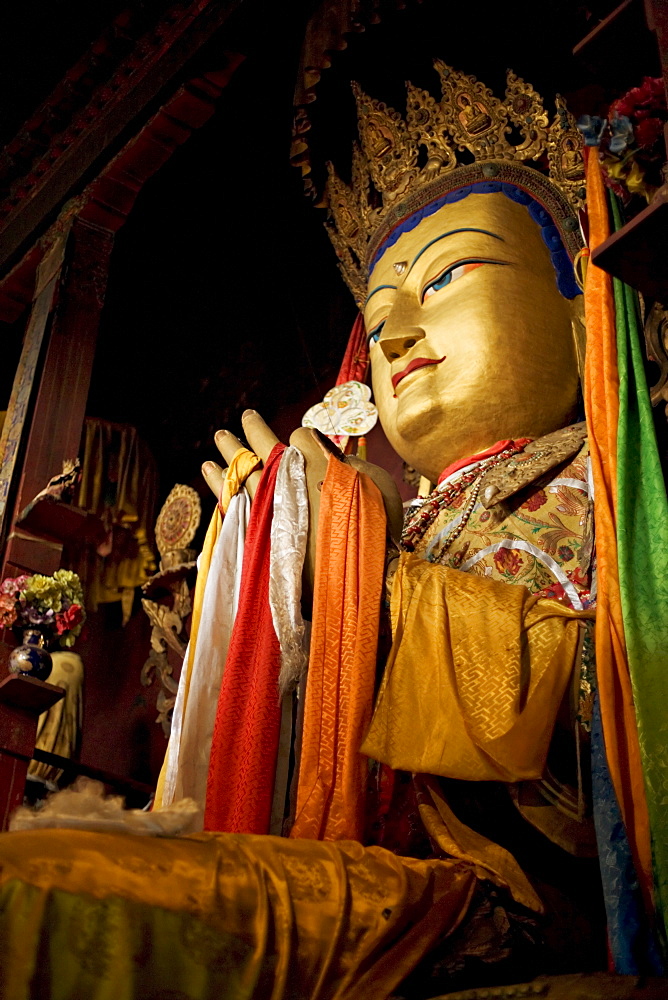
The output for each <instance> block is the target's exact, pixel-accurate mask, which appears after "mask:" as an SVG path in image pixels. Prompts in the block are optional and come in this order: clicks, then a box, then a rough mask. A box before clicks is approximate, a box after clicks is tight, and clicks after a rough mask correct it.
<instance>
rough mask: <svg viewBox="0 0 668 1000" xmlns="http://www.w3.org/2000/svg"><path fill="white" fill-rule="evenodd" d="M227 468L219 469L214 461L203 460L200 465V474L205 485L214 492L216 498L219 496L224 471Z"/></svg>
mask: <svg viewBox="0 0 668 1000" xmlns="http://www.w3.org/2000/svg"><path fill="white" fill-rule="evenodd" d="M226 472H227V469H221V467H220V466H219V465H216V463H215V462H205V463H204V465H203V466H202V475H203V476H204V479H205V480H206V485H207V486H208V487H209V489H210V490H211V492H212V493H213V494H214V496H215V497H216V499H219V498H220V491H221V490H222V488H223V482H224V480H225V473H226Z"/></svg>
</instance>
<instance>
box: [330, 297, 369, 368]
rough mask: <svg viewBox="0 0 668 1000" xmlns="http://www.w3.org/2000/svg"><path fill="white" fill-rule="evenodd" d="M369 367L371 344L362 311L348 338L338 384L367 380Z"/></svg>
mask: <svg viewBox="0 0 668 1000" xmlns="http://www.w3.org/2000/svg"><path fill="white" fill-rule="evenodd" d="M368 367H369V345H368V343H367V339H366V330H365V328H364V318H363V317H362V315H361V313H360V315H359V316H358V317H357V319H356V320H355V322H354V323H353V328H352V330H351V331H350V337H349V338H348V346H347V347H346V353H345V354H344V356H343V361H342V362H341V368H340V369H339V377H338V378H337V380H336V384H337V385H343V383H344V382H366V375H367V369H368Z"/></svg>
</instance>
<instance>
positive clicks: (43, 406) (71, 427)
mask: <svg viewBox="0 0 668 1000" xmlns="http://www.w3.org/2000/svg"><path fill="white" fill-rule="evenodd" d="M113 236H114V234H113V233H112V232H111V231H110V230H108V229H104V228H102V227H100V226H98V225H96V224H95V223H92V222H89V221H87V220H85V219H82V218H80V217H74V218H73V219H72V220H71V222H70V223H69V224H68V226H67V229H66V232H65V235H64V243H63V245H62V246H61V247H60V248H59V250H58V251H56V249H55V247H54V250H53V251H52V256H51V257H50V258H48V259H50V262H51V263H50V266H49V268H48V269H47V270H45V264H46V263H47V258H45V261H44V262H43V263H42V265H41V266H40V270H39V272H38V280H37V284H38V287H37V289H36V297H35V299H34V303H33V309H32V313H31V317H30V323H29V325H28V333H27V335H26V344H25V347H24V353H25V352H26V351H29V350H30V351H32V352H33V355H34V350H35V344H34V341H36V340H37V339H40V340H41V339H42V338H43V339H44V341H45V344H46V346H45V348H44V351H43V357H44V361H43V366H42V375H41V379H40V381H39V386H38V388H37V389H36V395H35V405H34V410H33V414H32V419H31V420H30V431H29V434H28V439H27V443H26V447H25V454H24V457H23V460H22V462H21V472H20V476H19V478H18V482H17V483H16V487H15V499H14V502H13V517H12V520H11V524H10V525H9V534H8V537H7V543H6V546H5V552H4V559H3V566H2V576H3V577H5V576H14V575H16V574H17V573H20V572H24V571H29V572H38V573H45V574H47V575H50V574H51V573H53V572H54V571H55V570H56V569H58V566H59V565H60V555H61V546H60V544H59V543H58V542H56V541H49V540H47V539H41V538H36V537H32V536H30V535H27V534H26V533H25V532H22V531H21V530H20V529H17V528H16V527H15V522H16V519H17V517H18V515H19V514H20V512H21V511H22V510H23V508H24V507H25V506H26V505H27V504H28V503H30V501H31V500H32V499H33V498H34V497H35V495H36V494H37V493H39V491H40V490H41V489H43V488H44V487H45V486H46V484H47V483H48V481H49V479H51V477H52V476H55V475H57V474H58V473H59V472H60V471H61V470H62V465H63V461H64V460H66V459H74V458H76V457H77V455H78V454H79V448H80V443H81V433H82V428H83V422H84V416H85V412H86V402H87V399H88V389H89V386H90V378H91V373H92V369H93V360H94V355H95V343H96V340H97V332H98V327H99V322H100V315H101V312H102V306H103V303H104V295H105V291H106V285H107V274H108V269H109V258H110V255H111V250H112V247H113ZM57 242H58V241H56V243H57ZM40 329H41V330H42V335H41V336H39V335H38V334H39V330H40ZM33 360H34V358H33ZM22 363H23V357H22ZM22 363H21V364H20V365H19V371H18V373H17V376H16V381H15V384H14V390H13V391H12V401H11V403H10V412H9V413H8V415H7V422H8V423H9V424H10V428H9V430H8V435H7V442H8V445H9V447H8V448H7V447H6V448H5V455H4V460H3V466H2V469H1V470H0V491H1V490H3V489H4V490H5V503H6V498H7V495H8V493H9V482H8V478H7V477H8V476H11V472H13V468H14V467H13V464H12V466H11V469H10V468H9V466H8V465H7V463H8V461H9V458H10V457H11V459H12V462H16V453H17V451H18V449H19V444H20V440H19V439H17V430H18V432H19V437H20V429H22V428H18V423H19V421H18V420H17V416H16V414H18V413H19V412H23V414H24V416H23V419H24V420H25V407H26V405H27V402H26V395H29V388H28V387H27V386H26V385H25V381H26V378H27V372H28V368H29V366H28V365H27V364H26V365H25V366H23V368H22ZM34 373H35V369H34V367H33V368H32V378H33V379H34V377H35V375H34ZM15 399H16V401H17V402H16V410H15V412H14V411H12V404H14V402H15ZM21 407H23V408H24V409H23V411H21ZM10 436H12V437H13V440H11V441H10ZM5 466H7V471H6V472H5ZM3 476H4V479H3ZM0 500H2V494H1V492H0Z"/></svg>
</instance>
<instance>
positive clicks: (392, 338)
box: [379, 323, 426, 362]
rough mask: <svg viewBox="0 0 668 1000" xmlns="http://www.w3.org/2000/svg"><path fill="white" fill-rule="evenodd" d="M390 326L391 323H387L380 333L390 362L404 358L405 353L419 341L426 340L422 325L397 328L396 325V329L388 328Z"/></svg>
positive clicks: (384, 350) (384, 351)
mask: <svg viewBox="0 0 668 1000" xmlns="http://www.w3.org/2000/svg"><path fill="white" fill-rule="evenodd" d="M388 326H389V323H386V324H385V327H384V329H383V332H382V333H381V335H380V340H379V344H380V346H381V347H382V349H383V354H384V355H385V357H386V358H387V360H388V361H389V362H392V361H396V360H397V358H403V356H404V354H407V353H408V352H409V351H410V349H411V347H415V345H416V344H417V342H418V341H419V340H424V338H425V336H426V334H425V332H424V330H423V329H422V327H421V326H403V325H402V328H401V329H397V327H396V325H395V326H394V330H393V329H392V328H390V330H388V329H387V327H388Z"/></svg>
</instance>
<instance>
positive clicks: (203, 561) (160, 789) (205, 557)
mask: <svg viewBox="0 0 668 1000" xmlns="http://www.w3.org/2000/svg"><path fill="white" fill-rule="evenodd" d="M222 526H223V522H222V520H221V517H220V514H219V513H218V510H214V512H213V514H212V515H211V521H210V522H209V527H208V529H207V532H206V537H205V539H204V545H203V546H202V552H201V554H200V557H199V567H198V571H197V582H196V584H195V597H194V599H193V612H192V620H191V625H190V644H189V646H188V662H187V663H186V662H185V660H184V662H183V665H182V667H181V670H186V671H187V673H186V681H185V684H186V687H185V691H184V700H183V707H182V713H185V711H186V707H187V704H188V691H189V689H190V677H191V673H192V666H193V661H194V658H195V646H196V644H197V633H198V632H199V627H200V621H201V618H202V602H203V600H204V590H205V588H206V580H207V577H208V575H209V567H210V565H211V556H212V554H213V550H214V547H215V545H216V542H217V541H218V536H219V534H220V532H221V529H222ZM178 735H179V736H180V732H179V734H178ZM174 738H175V737H174V734H172V736H170V738H169V739H170V744H171V741H172V739H174ZM170 744H168V745H167V752H166V754H165V759H164V761H163V764H162V768H161V769H160V776H159V778H158V786H157V788H156V791H155V802H154V805H153V808H154V809H159V808H160V807H161V806H162V804H163V796H164V791H165V781H166V778H167V766H168V761H169V759H170Z"/></svg>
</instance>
